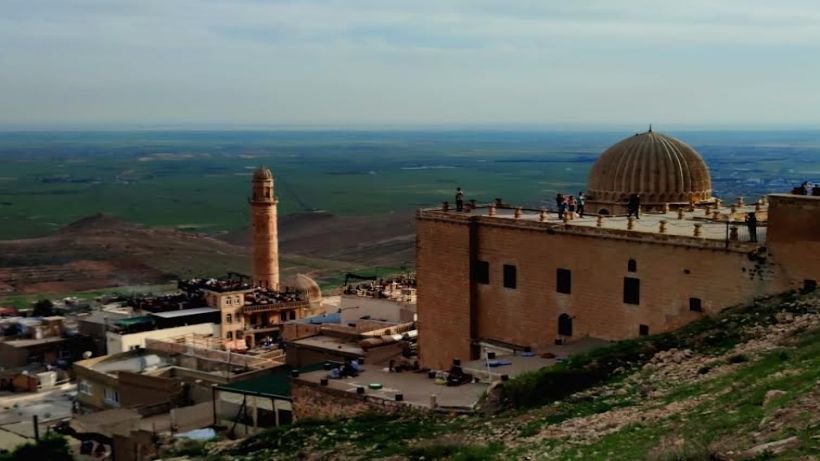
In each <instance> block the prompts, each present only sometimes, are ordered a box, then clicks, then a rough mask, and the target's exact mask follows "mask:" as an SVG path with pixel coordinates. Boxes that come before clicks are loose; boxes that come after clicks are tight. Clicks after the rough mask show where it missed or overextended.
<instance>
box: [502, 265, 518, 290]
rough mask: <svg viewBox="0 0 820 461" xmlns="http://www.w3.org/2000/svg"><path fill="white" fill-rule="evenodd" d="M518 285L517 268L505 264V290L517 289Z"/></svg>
mask: <svg viewBox="0 0 820 461" xmlns="http://www.w3.org/2000/svg"><path fill="white" fill-rule="evenodd" d="M516 283H517V281H516V273H515V266H513V265H510V264H504V288H515V286H516Z"/></svg>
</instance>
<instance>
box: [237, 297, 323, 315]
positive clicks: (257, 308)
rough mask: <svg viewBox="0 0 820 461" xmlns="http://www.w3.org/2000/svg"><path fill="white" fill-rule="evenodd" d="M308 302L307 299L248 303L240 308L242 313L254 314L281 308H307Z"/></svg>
mask: <svg viewBox="0 0 820 461" xmlns="http://www.w3.org/2000/svg"><path fill="white" fill-rule="evenodd" d="M309 307H310V303H309V302H308V301H307V300H303V301H289V302H274V303H268V304H249V305H245V307H243V308H242V312H243V313H244V314H256V313H259V312H275V311H280V310H283V309H307V308H309Z"/></svg>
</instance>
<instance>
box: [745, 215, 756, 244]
mask: <svg viewBox="0 0 820 461" xmlns="http://www.w3.org/2000/svg"><path fill="white" fill-rule="evenodd" d="M746 227H747V228H748V229H749V241H750V242H757V215H756V214H755V212H754V211H750V212H748V213H746Z"/></svg>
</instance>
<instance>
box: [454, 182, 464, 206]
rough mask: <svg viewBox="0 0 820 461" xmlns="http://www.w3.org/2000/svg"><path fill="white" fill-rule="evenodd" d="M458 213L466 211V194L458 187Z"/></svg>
mask: <svg viewBox="0 0 820 461" xmlns="http://www.w3.org/2000/svg"><path fill="white" fill-rule="evenodd" d="M456 211H464V192H462V191H461V188H460V187H456Z"/></svg>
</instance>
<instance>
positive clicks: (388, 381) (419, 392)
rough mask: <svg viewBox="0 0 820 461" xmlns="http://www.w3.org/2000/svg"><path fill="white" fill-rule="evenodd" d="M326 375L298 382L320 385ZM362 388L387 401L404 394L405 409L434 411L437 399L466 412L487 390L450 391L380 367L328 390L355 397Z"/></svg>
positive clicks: (484, 387)
mask: <svg viewBox="0 0 820 461" xmlns="http://www.w3.org/2000/svg"><path fill="white" fill-rule="evenodd" d="M327 374H328V372H327V371H325V370H320V371H314V372H311V373H302V374H301V375H299V378H295V379H299V380H303V381H307V382H310V383H315V384H318V383H319V382H320V381H321V380H322V378H325V377H327ZM372 383H379V384H381V385H382V388H381V389H379V390H374V389H370V388H368V385H369V384H372ZM359 386H362V387H364V388H365V389H366V390H365V394H366V395H368V396H373V397H377V398H381V399H385V400H395V398H396V394H403V395H404V403H405V404H406V405H410V406H415V407H421V408H431V405H430V396H432V395H435V396H436V404H437V406H438V407H444V408H455V409H463V410H472V409H473V408H474V407H475V405H476V404H477V403H478V401H479V399H480V398H481V396H482V395H483V394H484V392H485V391H486V390H487V388H488V386H487V385H486V384H482V383H475V384H473V383H471V384H462V385H461V386H454V387H448V386H445V385H443V384H436V383H435V380H433V379H430V378H428V377H427V372H423V373H414V372H409V371H405V372H402V373H389V372H387V371H384V369H383V368H382V367H381V366H379V365H368V364H365V365H364V371H363V372H362V373H360V374H359V376H357V377H355V378H342V379H329V380H328V387H330V388H332V389H337V390H342V391H345V392H350V393H352V394H355V393H356V388H358V387H359Z"/></svg>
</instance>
